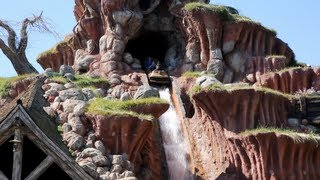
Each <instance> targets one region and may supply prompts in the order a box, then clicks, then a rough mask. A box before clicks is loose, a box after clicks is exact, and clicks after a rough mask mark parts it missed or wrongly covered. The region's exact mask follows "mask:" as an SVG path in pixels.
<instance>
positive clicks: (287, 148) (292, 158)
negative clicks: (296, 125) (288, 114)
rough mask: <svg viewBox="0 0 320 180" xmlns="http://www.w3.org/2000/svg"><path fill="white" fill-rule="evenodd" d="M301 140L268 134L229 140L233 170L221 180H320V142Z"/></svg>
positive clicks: (301, 138)
mask: <svg viewBox="0 0 320 180" xmlns="http://www.w3.org/2000/svg"><path fill="white" fill-rule="evenodd" d="M300 136H301V137H291V136H289V135H285V134H281V133H274V132H269V133H258V134H250V135H245V136H242V135H240V136H234V137H229V138H228V143H229V144H230V147H231V150H232V151H231V152H232V155H231V156H230V157H229V161H230V166H229V167H232V169H233V170H231V172H227V173H226V174H224V175H221V176H220V177H219V178H218V179H229V178H230V177H237V179H318V178H319V176H320V173H319V172H318V171H317V170H316V167H318V165H319V162H320V161H319V159H320V153H317V151H319V149H320V148H319V146H318V143H319V140H320V139H312V138H308V137H306V135H303V134H301V135H300ZM299 138H300V139H299Z"/></svg>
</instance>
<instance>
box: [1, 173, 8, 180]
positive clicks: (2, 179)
mask: <svg viewBox="0 0 320 180" xmlns="http://www.w3.org/2000/svg"><path fill="white" fill-rule="evenodd" d="M0 179H1V180H8V178H7V177H6V175H4V174H3V172H2V171H0Z"/></svg>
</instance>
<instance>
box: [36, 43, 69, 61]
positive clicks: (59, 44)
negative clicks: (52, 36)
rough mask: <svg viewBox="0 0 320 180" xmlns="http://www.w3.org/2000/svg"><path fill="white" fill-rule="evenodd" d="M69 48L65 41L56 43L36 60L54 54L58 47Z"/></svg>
mask: <svg viewBox="0 0 320 180" xmlns="http://www.w3.org/2000/svg"><path fill="white" fill-rule="evenodd" d="M66 46H69V43H68V42H67V41H66V39H65V40H63V41H61V42H58V43H57V44H56V45H54V46H53V47H52V48H50V49H48V50H46V51H44V52H42V53H41V54H39V55H38V57H37V59H40V58H42V57H45V56H48V55H49V54H54V53H57V52H58V47H66Z"/></svg>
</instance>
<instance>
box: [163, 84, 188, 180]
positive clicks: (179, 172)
mask: <svg viewBox="0 0 320 180" xmlns="http://www.w3.org/2000/svg"><path fill="white" fill-rule="evenodd" d="M159 92H160V98H162V99H165V100H167V101H168V102H169V103H170V107H169V109H168V110H167V111H166V112H165V113H164V114H163V115H162V116H160V118H159V121H160V129H161V134H162V141H163V147H164V151H165V154H166V160H167V165H168V170H169V179H170V180H185V179H191V178H190V177H191V176H190V172H189V168H188V162H187V151H186V149H187V147H186V143H185V141H184V139H183V135H182V132H181V128H180V121H179V118H178V115H177V112H176V109H175V107H174V106H173V103H172V100H171V95H170V90H169V88H165V89H160V90H159Z"/></svg>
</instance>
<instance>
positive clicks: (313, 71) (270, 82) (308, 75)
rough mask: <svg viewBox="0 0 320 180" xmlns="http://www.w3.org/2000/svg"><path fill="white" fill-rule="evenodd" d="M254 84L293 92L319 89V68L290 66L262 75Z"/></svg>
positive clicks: (284, 91)
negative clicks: (289, 67) (286, 68)
mask: <svg viewBox="0 0 320 180" xmlns="http://www.w3.org/2000/svg"><path fill="white" fill-rule="evenodd" d="M255 85H256V86H263V87H268V88H271V89H274V90H278V91H281V92H283V93H288V94H294V93H297V92H298V91H307V90H308V89H310V88H313V89H314V90H315V91H319V90H320V69H319V68H291V69H288V70H284V71H279V72H271V73H267V74H264V75H262V76H261V77H260V78H259V81H258V82H256V83H255Z"/></svg>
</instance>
